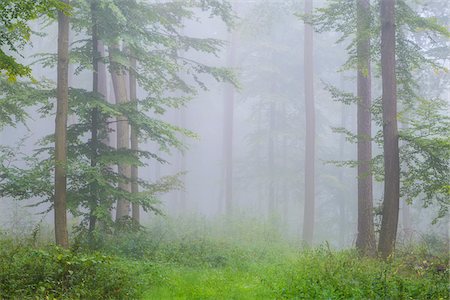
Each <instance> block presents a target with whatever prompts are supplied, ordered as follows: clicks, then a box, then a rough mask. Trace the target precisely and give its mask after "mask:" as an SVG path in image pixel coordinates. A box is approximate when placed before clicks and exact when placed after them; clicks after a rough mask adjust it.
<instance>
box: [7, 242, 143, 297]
mask: <svg viewBox="0 0 450 300" xmlns="http://www.w3.org/2000/svg"><path fill="white" fill-rule="evenodd" d="M145 267H148V266H145V264H142V263H141V264H138V263H136V262H133V261H124V260H122V259H120V258H117V257H111V256H105V255H102V254H100V253H76V252H73V251H70V250H64V249H61V248H59V247H56V246H48V247H46V248H43V249H36V248H32V247H29V246H26V245H16V244H13V243H11V242H7V241H4V243H3V244H2V246H0V270H1V271H0V298H2V299H10V298H13V299H30V298H33V299H36V298H38V299H55V298H58V299H80V298H81V299H125V298H126V299H131V298H136V297H137V296H138V295H139V293H140V290H141V287H142V285H143V284H145V283H144V282H142V279H141V278H140V277H139V270H142V269H143V268H145Z"/></svg>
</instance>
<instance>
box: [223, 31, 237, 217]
mask: <svg viewBox="0 0 450 300" xmlns="http://www.w3.org/2000/svg"><path fill="white" fill-rule="evenodd" d="M227 52H228V53H227V67H229V68H234V67H235V64H236V33H235V32H233V33H231V34H230V45H229V47H228V49H227ZM234 98H235V91H234V86H233V85H232V84H230V83H227V84H226V86H225V93H224V99H223V100H224V103H223V104H224V112H223V153H224V168H225V172H224V173H225V213H226V215H231V214H232V210H233V125H234V120H233V119H234V102H235V99H234Z"/></svg>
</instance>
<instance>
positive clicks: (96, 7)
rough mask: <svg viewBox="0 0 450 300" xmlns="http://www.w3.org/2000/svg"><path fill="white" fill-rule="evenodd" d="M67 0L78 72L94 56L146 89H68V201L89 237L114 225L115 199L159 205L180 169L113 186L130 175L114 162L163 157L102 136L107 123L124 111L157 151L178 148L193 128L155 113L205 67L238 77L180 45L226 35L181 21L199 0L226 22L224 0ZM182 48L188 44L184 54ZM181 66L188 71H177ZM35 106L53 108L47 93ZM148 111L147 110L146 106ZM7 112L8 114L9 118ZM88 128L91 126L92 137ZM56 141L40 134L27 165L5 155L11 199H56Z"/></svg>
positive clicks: (182, 96) (206, 44) (216, 74)
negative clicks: (195, 30)
mask: <svg viewBox="0 0 450 300" xmlns="http://www.w3.org/2000/svg"><path fill="white" fill-rule="evenodd" d="M71 4H72V5H73V10H72V14H71V24H72V27H73V29H74V30H75V31H76V34H75V39H76V40H75V41H74V42H73V47H72V49H71V61H72V62H73V63H75V64H76V73H79V72H81V71H82V70H92V68H93V66H92V64H93V61H102V62H104V63H105V64H106V65H107V67H109V70H110V71H111V72H128V73H133V74H134V75H135V76H136V78H137V81H138V83H139V86H140V87H142V89H143V90H144V91H145V92H146V94H147V95H146V96H144V97H142V99H137V101H136V102H133V103H131V102H130V103H124V104H112V103H108V102H107V101H105V98H104V97H103V96H102V95H100V94H98V93H94V92H91V91H87V90H85V89H75V88H71V89H70V92H69V113H70V114H71V115H74V116H76V120H77V121H76V123H75V124H71V125H70V126H69V128H68V132H67V136H68V164H67V166H66V168H67V176H68V177H67V178H68V209H69V210H70V212H71V213H72V214H73V215H74V216H75V217H80V220H81V223H80V224H79V226H78V227H77V229H78V233H80V235H81V236H86V235H85V233H86V230H87V229H88V228H90V229H89V233H88V234H89V235H90V237H89V238H91V239H92V238H93V237H96V238H97V239H99V241H100V240H101V236H102V235H104V234H110V233H112V232H113V231H117V230H118V227H117V226H115V225H114V221H113V219H112V216H111V209H112V207H113V205H114V203H116V201H117V200H118V199H123V200H127V201H130V202H132V203H137V204H139V205H140V206H141V207H143V209H144V210H146V211H153V212H155V213H161V211H160V210H159V208H158V206H157V205H158V203H159V201H158V199H157V197H158V195H159V194H161V193H165V192H167V191H169V190H171V189H176V188H181V185H180V182H179V180H178V175H174V176H168V177H164V178H161V179H160V180H159V181H157V182H148V181H146V180H143V179H137V183H138V184H139V186H140V192H139V193H130V192H128V191H124V190H121V189H119V188H118V186H119V184H120V183H131V181H132V180H131V179H130V178H127V177H126V176H124V175H123V174H120V173H119V172H118V171H117V170H115V169H114V168H113V166H115V165H128V166H137V167H142V166H145V165H147V164H148V163H166V161H165V160H163V159H162V158H161V157H160V156H158V155H157V154H155V153H153V152H149V151H143V150H139V151H136V150H128V149H115V148H114V147H112V146H110V145H108V144H107V143H105V142H104V141H106V140H108V137H109V135H110V134H113V130H112V129H111V126H110V125H111V123H114V122H116V120H115V119H116V118H118V117H122V116H125V117H126V118H127V120H128V122H129V123H130V125H131V126H132V127H133V129H134V130H136V133H137V135H138V137H139V140H140V141H141V142H143V141H152V142H154V143H155V144H156V145H157V146H158V147H159V150H161V151H164V152H170V151H171V150H172V149H179V150H184V149H185V145H183V143H182V142H181V139H180V138H179V137H180V135H184V136H188V137H195V134H194V133H192V132H190V131H189V130H186V129H184V128H179V127H177V126H174V125H172V124H169V123H167V122H165V121H162V120H161V118H160V115H162V114H164V113H165V111H166V110H167V109H171V108H179V107H182V106H184V105H185V104H186V102H187V101H188V100H189V99H190V98H192V97H193V96H194V95H195V94H196V92H197V89H198V88H204V89H206V85H205V83H204V82H203V78H202V76H204V75H209V76H211V77H212V78H214V79H216V80H220V81H222V80H229V81H231V82H235V79H234V76H233V74H232V73H231V72H230V70H228V69H224V68H220V67H215V66H210V65H205V64H203V63H200V62H198V61H196V60H194V59H191V58H190V57H189V55H187V54H186V53H187V52H189V51H195V52H198V53H204V54H212V55H216V54H217V53H218V52H219V51H220V49H221V47H222V46H223V42H222V41H220V40H217V39H212V38H204V39H202V38H194V37H189V36H186V35H183V34H182V30H183V27H184V25H183V22H186V21H187V20H196V15H195V10H197V9H200V10H202V11H204V12H209V13H210V16H211V17H219V18H221V19H222V20H223V21H224V22H225V23H226V24H228V25H231V23H232V18H233V17H232V15H231V10H230V5H229V4H228V3H227V2H226V1H186V2H176V3H172V2H162V3H160V2H158V3H151V4H150V3H147V2H144V1H84V0H80V1H71ZM94 31H95V32H94ZM86 36H92V39H91V38H88V39H86ZM94 37H95V38H96V39H98V40H101V41H103V43H104V44H106V45H107V46H108V47H107V50H108V54H109V55H108V57H99V56H98V55H99V53H93V49H92V48H93V47H92V45H93V39H94ZM117 45H122V46H121V47H118V46H117ZM183 52H184V53H185V54H183V55H182V54H181V53H183ZM110 58H111V59H112V60H113V61H110ZM131 58H134V59H136V61H137V67H136V68H134V67H131V65H130V63H129V62H130V59H131ZM39 62H40V63H41V64H43V65H44V66H46V67H53V66H54V64H55V63H56V55H55V54H42V55H40V59H39ZM183 76H184V77H186V79H182V77H183ZM189 82H193V84H191V83H189ZM20 87H21V86H20V85H17V86H12V87H11V93H9V94H7V95H6V96H5V101H12V100H16V99H21V97H22V96H21V95H22V94H26V93H29V94H30V93H31V92H30V91H29V90H26V89H25V88H23V89H21V88H20ZM178 95H179V96H178ZM47 96H48V97H52V96H54V90H53V91H47ZM14 103H19V102H17V101H14ZM24 104H27V103H24ZM41 111H42V112H43V113H45V114H46V115H51V114H52V112H53V111H54V103H53V102H50V101H49V102H47V103H44V105H43V107H42V108H41ZM0 112H1V111H0ZM12 113H13V116H14V111H12V110H11V109H10V110H8V111H6V112H5V114H6V115H8V116H10V115H11V114H12ZM151 113H153V117H150V116H149V115H150V114H151ZM15 115H16V119H17V118H19V117H22V118H23V115H24V112H21V114H19V113H15ZM12 122H13V120H12V119H11V121H10V122H9V123H12ZM94 131H95V132H96V133H97V134H96V136H95V137H94V135H93V132H94ZM53 141H54V137H53V135H49V136H47V137H46V138H45V139H43V140H42V142H41V144H40V148H39V149H36V151H35V153H34V154H33V156H32V157H31V158H26V157H25V156H23V157H21V158H22V159H23V160H25V161H27V162H28V164H27V166H26V167H25V168H23V167H22V166H20V167H19V165H20V164H19V163H18V162H19V160H20V159H19V156H17V157H16V158H15V159H13V160H14V163H8V166H7V167H6V165H5V164H2V169H3V171H4V174H7V176H5V177H4V181H3V182H2V185H1V186H0V193H1V194H2V195H4V196H10V197H13V198H16V199H27V198H32V197H36V196H38V197H40V198H41V202H39V203H44V202H49V203H50V204H51V203H52V202H53V190H52V185H51V182H52V174H53V168H54V166H53V164H52V162H53V155H54V150H53V147H52V143H53ZM155 152H156V151H155ZM39 174H40V175H39ZM44 182H46V184H44ZM50 209H52V207H50V208H49V210H50ZM93 219H95V220H96V221H98V222H96V221H92V220H93ZM127 222H128V220H127ZM91 223H92V224H95V223H96V224H97V225H98V224H100V223H101V224H102V225H101V226H97V228H96V232H95V233H94V232H93V227H94V226H90V225H91ZM125 227H126V226H125Z"/></svg>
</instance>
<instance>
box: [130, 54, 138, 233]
mask: <svg viewBox="0 0 450 300" xmlns="http://www.w3.org/2000/svg"><path fill="white" fill-rule="evenodd" d="M130 56H131V58H130V67H131V70H130V72H129V79H130V101H134V104H135V107H136V108H137V93H136V88H137V81H136V75H135V73H134V72H135V70H136V59H135V58H134V57H133V53H131V52H130ZM131 150H133V151H138V150H139V140H138V134H137V130H136V128H134V126H131ZM138 178H139V170H138V167H137V166H132V167H131V192H132V193H139V184H138V182H137V180H138ZM131 216H132V218H133V220H134V221H135V222H136V223H137V224H139V222H140V208H139V204H138V203H133V204H132V210H131Z"/></svg>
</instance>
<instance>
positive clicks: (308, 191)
mask: <svg viewBox="0 0 450 300" xmlns="http://www.w3.org/2000/svg"><path fill="white" fill-rule="evenodd" d="M312 6H313V5H312V0H306V1H305V15H306V16H311V14H312ZM313 51H314V47H313V26H312V24H311V23H310V22H306V21H305V47H304V71H305V117H306V126H305V131H306V139H305V147H306V150H305V208H304V214H303V240H304V241H305V242H306V243H307V244H308V245H311V244H312V242H313V234H314V205H315V204H314V202H315V200H314V198H315V168H314V165H315V132H316V129H315V122H316V121H315V109H314V62H313V60H314V55H313Z"/></svg>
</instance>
